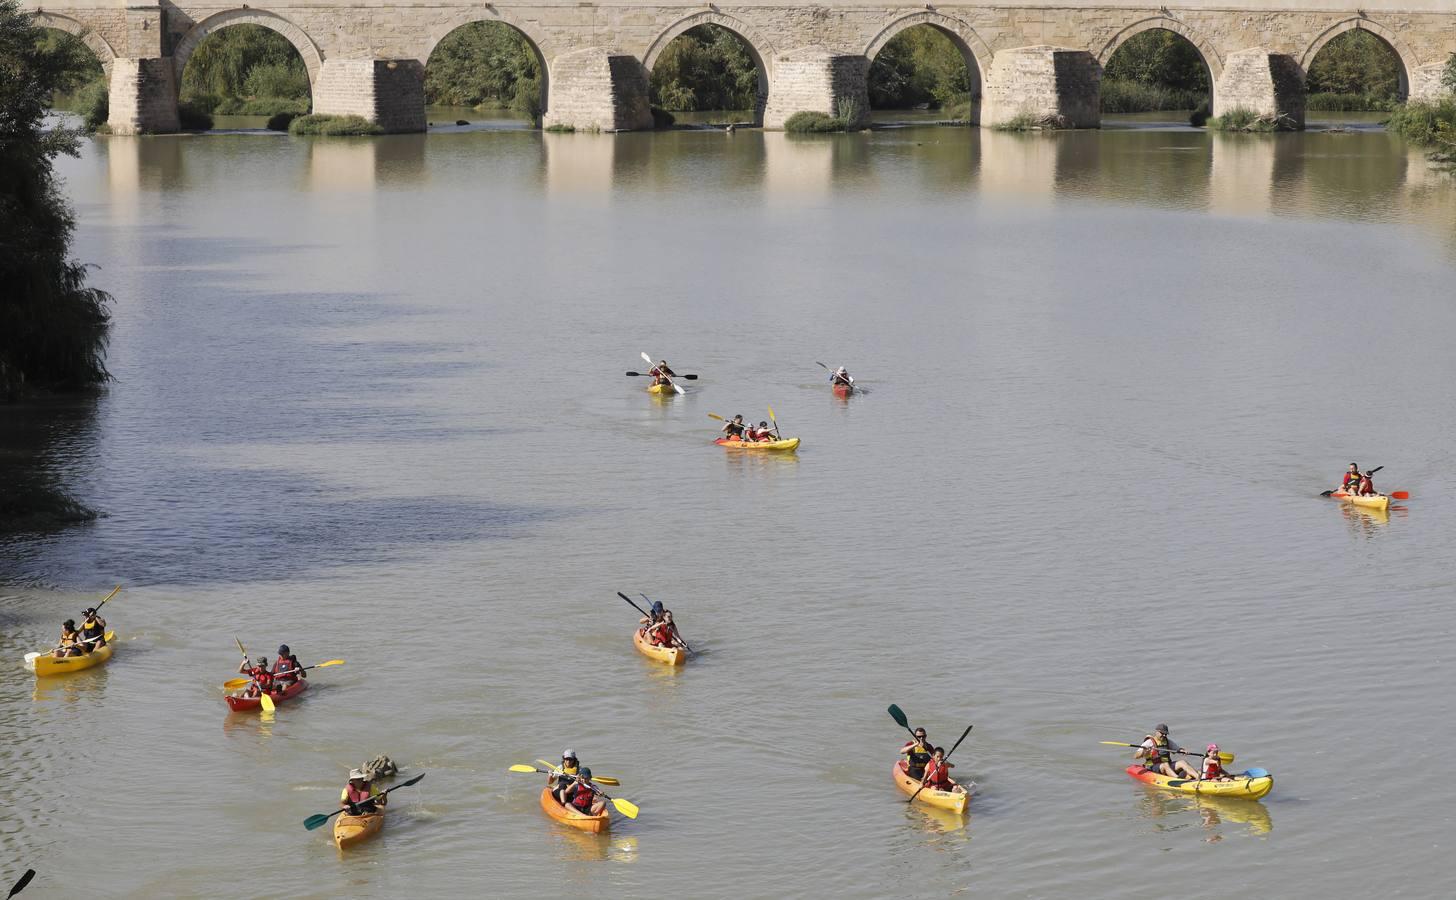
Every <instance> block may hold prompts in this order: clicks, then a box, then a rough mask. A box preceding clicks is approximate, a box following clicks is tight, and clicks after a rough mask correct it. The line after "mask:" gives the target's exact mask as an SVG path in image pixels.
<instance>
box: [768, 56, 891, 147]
mask: <svg viewBox="0 0 1456 900" xmlns="http://www.w3.org/2000/svg"><path fill="white" fill-rule="evenodd" d="M869 71H870V61H869V59H868V58H866V57H865V56H863V55H846V54H838V53H831V52H830V51H828V50H825V49H824V48H822V47H801V48H799V49H798V50H791V51H789V52H787V53H784V54H782V55H780V56H779V57H777V58H776V59H775V60H774V62H773V84H772V87H771V88H770V90H769V93H768V102H767V104H764V105H763V127H764V128H783V127H784V122H786V121H787V120H788V118H789V116H792V115H793V114H794V113H796V112H822V113H826V114H827V115H831V116H838V115H840V114H842V113H848V114H849V117H850V120H851V125H853V126H859V125H863V124H864V123H865V122H867V121H869V117H870V95H869Z"/></svg>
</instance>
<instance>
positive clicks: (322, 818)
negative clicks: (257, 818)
mask: <svg viewBox="0 0 1456 900" xmlns="http://www.w3.org/2000/svg"><path fill="white" fill-rule="evenodd" d="M424 777H425V773H424V772H421V773H420V774H418V775H416V776H415V777H413V778H411V779H410V780H409V781H406V782H405V783H404V784H396V785H395V786H394V787H392V788H389V790H385V791H380V792H379V793H377V794H370V795H369V797H368V798H367V799H364V800H361V801H359V802H360V803H368V802H369V801H370V800H377V799H379V798H380V797H383V796H384V795H385V794H388V793H389V792H390V791H397V790H399V789H400V788H403V787H409V786H410V785H412V784H419V783H420V779H422V778H424ZM355 806H358V804H357V803H356V804H355ZM346 808H347V807H339V808H338V809H336V810H334V811H333V812H331V813H329V814H328V815H324V814H323V813H319V814H317V815H313V816H309V817H308V818H307V819H304V820H303V827H304V828H307V829H308V830H309V831H313V830H314V829H315V828H317V827H319V826H320V825H322V824H324V823H325V822H327V821H328V820H329V819H332V818H333V817H334V816H337V815H338V814H339V813H341V812H343V811H344V810H345V809H346Z"/></svg>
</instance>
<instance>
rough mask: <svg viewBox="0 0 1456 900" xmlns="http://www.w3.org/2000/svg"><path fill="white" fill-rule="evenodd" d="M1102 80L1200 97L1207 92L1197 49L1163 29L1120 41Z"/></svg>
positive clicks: (1178, 35) (1204, 67) (1201, 62)
mask: <svg viewBox="0 0 1456 900" xmlns="http://www.w3.org/2000/svg"><path fill="white" fill-rule="evenodd" d="M1102 77H1103V79H1104V80H1107V81H1132V82H1136V83H1138V84H1147V85H1156V86H1159V87H1166V88H1172V89H1173V90H1176V91H1194V92H1197V93H1202V94H1206V93H1208V88H1209V83H1208V66H1206V65H1205V64H1204V62H1203V57H1202V56H1201V55H1200V54H1199V52H1198V48H1197V47H1194V46H1193V44H1192V42H1190V41H1189V40H1188V39H1187V38H1185V37H1183V36H1182V35H1180V34H1177V33H1176V32H1172V31H1168V30H1167V29H1165V28H1150V29H1148V30H1147V31H1144V32H1140V33H1138V34H1135V35H1133V36H1132V37H1130V38H1128V39H1127V40H1126V41H1123V43H1122V46H1120V47H1118V48H1117V49H1116V50H1115V51H1113V54H1112V58H1111V59H1109V60H1108V61H1107V66H1106V68H1105V69H1103V73H1102Z"/></svg>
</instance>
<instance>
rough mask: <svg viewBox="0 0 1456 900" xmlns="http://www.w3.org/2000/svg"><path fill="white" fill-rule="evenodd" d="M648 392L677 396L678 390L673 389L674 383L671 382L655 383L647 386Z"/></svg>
mask: <svg viewBox="0 0 1456 900" xmlns="http://www.w3.org/2000/svg"><path fill="white" fill-rule="evenodd" d="M647 393H649V394H659V395H662V396H664V397H666V396H676V395H677V391H675V390H673V389H672V385H670V384H654V385H651V386H649V387H648V388H647Z"/></svg>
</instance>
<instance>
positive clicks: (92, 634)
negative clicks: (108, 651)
mask: <svg viewBox="0 0 1456 900" xmlns="http://www.w3.org/2000/svg"><path fill="white" fill-rule="evenodd" d="M79 630H80V632H81V643H82V645H83V646H84V647H85V648H86V651H87V652H88V653H89V652H90V651H92V650H99V649H101V648H102V647H105V646H106V620H105V619H103V618H101V616H100V615H98V614H97V612H96V609H95V608H94V607H88V608H87V609H86V611H85V612H83V613H81V627H80V629H79Z"/></svg>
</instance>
